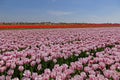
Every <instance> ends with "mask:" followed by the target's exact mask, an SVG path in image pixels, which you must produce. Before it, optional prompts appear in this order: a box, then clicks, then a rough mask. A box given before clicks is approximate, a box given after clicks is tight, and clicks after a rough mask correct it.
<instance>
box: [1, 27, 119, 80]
mask: <svg viewBox="0 0 120 80" xmlns="http://www.w3.org/2000/svg"><path fill="white" fill-rule="evenodd" d="M119 34H120V29H119V28H113V29H107V28H105V29H104V28H101V29H92V28H91V29H50V30H11V31H10V30H5V31H0V80H11V79H12V80H101V79H103V80H119V79H120V35H119Z"/></svg>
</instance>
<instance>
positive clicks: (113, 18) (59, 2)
mask: <svg viewBox="0 0 120 80" xmlns="http://www.w3.org/2000/svg"><path fill="white" fill-rule="evenodd" d="M47 21H50V22H68V23H69V22H80V23H120V0H0V22H47Z"/></svg>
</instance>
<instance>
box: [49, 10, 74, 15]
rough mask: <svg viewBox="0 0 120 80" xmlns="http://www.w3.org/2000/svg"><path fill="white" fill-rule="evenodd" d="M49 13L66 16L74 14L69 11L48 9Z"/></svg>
mask: <svg viewBox="0 0 120 80" xmlns="http://www.w3.org/2000/svg"><path fill="white" fill-rule="evenodd" d="M48 14H50V15H54V16H65V15H70V14H72V12H67V11H48Z"/></svg>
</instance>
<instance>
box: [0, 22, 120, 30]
mask: <svg viewBox="0 0 120 80" xmlns="http://www.w3.org/2000/svg"><path fill="white" fill-rule="evenodd" d="M101 27H110V28H111V27H120V24H72V23H64V24H59V23H49V24H30V23H28V24H27V23H24V24H15V23H14V24H12V23H7V24H0V29H36V28H37V29H46V28H47V29H51V28H101Z"/></svg>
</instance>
